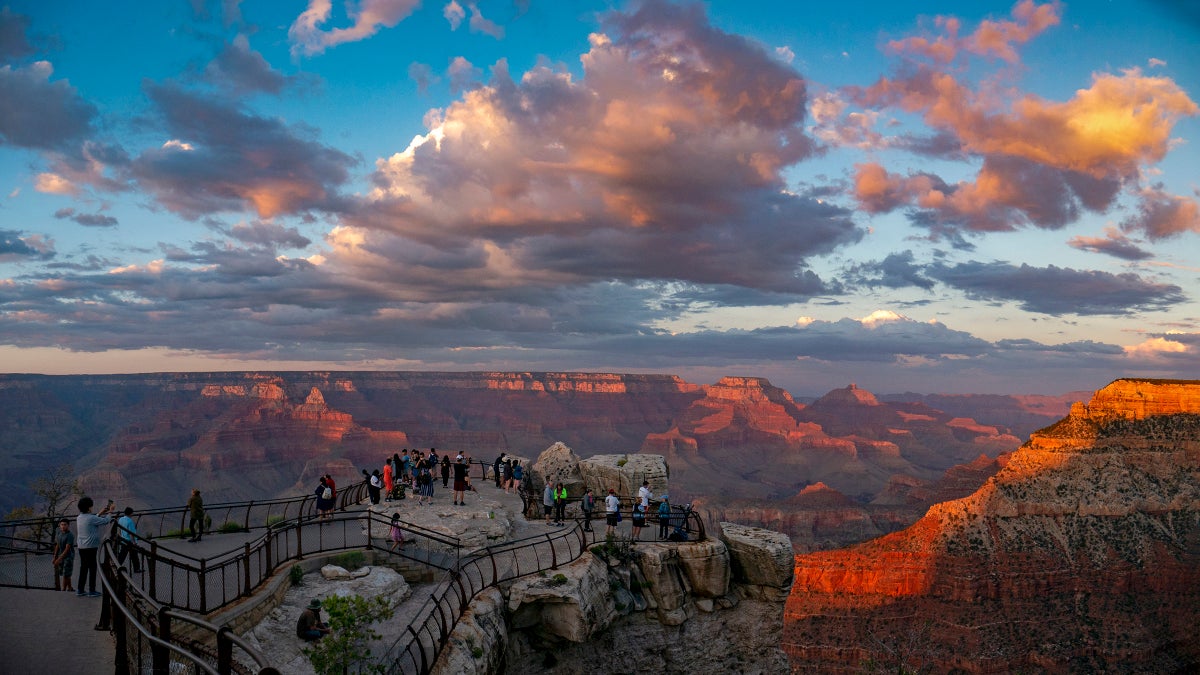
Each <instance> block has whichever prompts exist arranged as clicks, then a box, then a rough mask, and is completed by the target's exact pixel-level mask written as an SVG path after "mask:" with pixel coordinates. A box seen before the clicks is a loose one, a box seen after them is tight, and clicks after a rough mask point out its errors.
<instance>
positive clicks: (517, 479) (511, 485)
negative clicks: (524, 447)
mask: <svg viewBox="0 0 1200 675" xmlns="http://www.w3.org/2000/svg"><path fill="white" fill-rule="evenodd" d="M524 477H525V468H524V467H522V466H521V461H520V460H517V459H514V460H513V463H512V474H511V476H510V477H509V479H508V487H506V488H504V492H505V494H507V493H508V492H509V491H510V490H513V489H515V490H516V491H517V494H520V492H521V479H522V478H524Z"/></svg>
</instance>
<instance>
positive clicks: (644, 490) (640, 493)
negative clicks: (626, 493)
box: [638, 485, 652, 511]
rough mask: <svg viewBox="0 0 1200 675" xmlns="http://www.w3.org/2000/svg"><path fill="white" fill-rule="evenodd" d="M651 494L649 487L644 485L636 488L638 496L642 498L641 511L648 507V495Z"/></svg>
mask: <svg viewBox="0 0 1200 675" xmlns="http://www.w3.org/2000/svg"><path fill="white" fill-rule="evenodd" d="M651 496H652V495H651V494H650V488H648V487H646V486H645V485H643V486H642V487H640V488H638V498H639V499H641V500H642V510H643V511H645V510H646V509H647V508H649V507H650V497H651Z"/></svg>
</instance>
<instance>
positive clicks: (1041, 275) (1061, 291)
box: [926, 261, 1187, 316]
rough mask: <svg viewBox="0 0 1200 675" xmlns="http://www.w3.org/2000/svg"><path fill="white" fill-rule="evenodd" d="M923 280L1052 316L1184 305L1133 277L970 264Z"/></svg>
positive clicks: (1172, 291)
mask: <svg viewBox="0 0 1200 675" xmlns="http://www.w3.org/2000/svg"><path fill="white" fill-rule="evenodd" d="M926 274H928V275H929V276H930V277H932V278H934V279H937V280H938V281H941V282H942V283H944V284H947V285H948V286H952V287H954V288H957V289H959V290H961V291H962V292H963V293H965V294H966V295H967V297H969V298H972V299H974V300H982V301H989V302H1006V301H1014V302H1017V303H1018V305H1019V306H1020V307H1021V309H1024V310H1025V311H1028V312H1037V313H1041V314H1050V315H1053V316H1061V315H1063V314H1079V315H1094V314H1112V315H1121V314H1131V313H1134V312H1139V311H1161V310H1165V309H1169V308H1170V307H1172V306H1174V305H1177V304H1179V303H1182V302H1185V301H1186V300H1187V297H1186V296H1185V295H1184V293H1183V289H1181V288H1180V287H1178V286H1175V285H1174V284H1159V283H1154V282H1152V281H1148V280H1146V279H1143V278H1142V277H1140V276H1138V275H1136V274H1133V273H1131V272H1128V273H1124V274H1112V273H1109V272H1102V271H1096V270H1075V269H1071V268H1069V267H1057V266H1055V265H1049V266H1047V267H1033V266H1030V265H1026V264H1022V265H1020V266H1016V265H1011V264H1009V263H1005V262H992V263H983V262H976V261H971V262H967V263H959V264H956V265H948V264H945V263H935V264H933V265H930V266H929V267H927V268H926Z"/></svg>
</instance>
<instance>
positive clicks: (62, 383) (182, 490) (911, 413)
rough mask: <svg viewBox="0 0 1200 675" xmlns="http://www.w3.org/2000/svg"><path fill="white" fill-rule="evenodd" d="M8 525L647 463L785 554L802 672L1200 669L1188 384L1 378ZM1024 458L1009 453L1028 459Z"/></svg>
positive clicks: (611, 377)
mask: <svg viewBox="0 0 1200 675" xmlns="http://www.w3.org/2000/svg"><path fill="white" fill-rule="evenodd" d="M0 404H2V405H3V409H4V410H5V413H4V415H3V425H2V427H0V463H2V466H3V473H2V481H3V487H2V490H0V494H3V495H5V497H4V499H5V500H6V503H5V504H4V505H3V506H4V507H5V508H6V509H11V508H12V507H14V506H16V505H19V504H22V503H28V502H29V500H30V495H29V494H28V492H27V490H28V484H29V479H30V478H31V477H33V476H36V475H38V474H39V473H41V472H43V471H45V470H47V469H49V468H52V467H54V466H56V465H60V464H62V463H63V462H71V463H73V465H74V466H75V467H76V469H77V470H78V473H79V475H80V477H81V486H82V488H83V489H84V490H85V491H86V492H87V493H89V494H93V495H101V496H106V497H113V498H115V499H118V500H120V502H121V503H129V504H134V505H155V506H158V505H165V504H173V503H176V502H179V501H181V499H182V497H183V495H185V494H186V493H187V490H188V489H189V488H190V487H193V486H197V487H200V488H202V489H203V490H204V491H205V493H206V495H207V496H208V498H209V499H210V500H211V501H222V500H235V499H252V498H265V497H268V496H275V495H282V494H295V493H296V492H298V491H308V490H309V488H310V485H311V484H312V483H313V482H314V481H315V478H316V476H318V475H321V474H325V473H331V474H333V475H334V476H335V477H339V478H341V479H343V480H353V479H354V478H356V477H358V476H359V475H360V473H359V471H360V469H361V468H369V467H375V466H376V465H377V464H378V463H379V461H380V460H381V459H382V458H383V457H384V456H385V455H390V454H392V453H394V452H398V451H400V450H401V449H402V448H427V447H439V448H443V449H449V450H458V451H463V452H466V453H468V454H471V455H473V456H474V457H476V458H479V459H485V460H490V459H492V458H493V457H495V456H496V455H498V454H499V453H500V452H508V453H511V454H516V455H519V456H526V457H536V456H537V455H538V454H539V453H540V452H541V451H542V450H544V449H546V448H547V447H549V446H550V445H552V444H555V443H562V444H565V445H566V446H569V447H570V448H571V450H572V451H573V452H575V453H576V454H578V455H579V456H580V457H589V456H593V455H601V454H611V453H644V454H653V455H661V456H663V457H664V458H665V459H666V462H667V464H668V466H669V470H670V482H671V492H672V496H673V499H674V501H676V503H680V502H682V501H684V500H688V501H692V502H693V504H694V505H695V506H697V507H698V508H699V509H701V510H702V511H703V512H704V513H705V514H706V516H707V517H708V518H709V519H710V520H711V521H713V522H718V521H729V522H735V523H741V524H743V525H748V526H759V527H765V528H769V529H774V530H778V531H781V532H783V533H785V534H786V535H788V537H790V538H791V540H792V546H793V550H794V551H795V552H796V554H797V556H796V563H795V585H794V587H793V590H792V593H791V595H790V597H789V599H788V601H787V608H786V614H785V621H784V630H783V635H782V638H781V641H782V644H783V647H784V650H785V651H786V652H787V654H788V656H789V658H790V660H791V668H792V669H793V671H796V672H805V671H813V672H826V671H844V672H860V671H862V670H864V669H865V670H872V669H886V670H892V671H896V672H901V671H904V672H930V671H932V672H952V671H956V670H958V671H963V672H980V673H984V672H1014V671H1031V672H1075V671H1079V670H1107V671H1120V672H1176V671H1178V672H1183V670H1180V669H1181V668H1182V669H1186V668H1187V667H1188V666H1189V664H1193V665H1194V664H1196V663H1200V645H1198V644H1197V641H1196V638H1195V636H1194V635H1193V634H1192V633H1193V632H1194V631H1193V630H1192V626H1193V625H1194V624H1195V620H1196V618H1197V614H1198V610H1197V608H1198V607H1200V596H1197V594H1196V593H1195V592H1194V591H1193V590H1192V589H1194V588H1195V587H1196V584H1197V582H1200V522H1198V518H1200V487H1198V486H1200V408H1198V406H1200V383H1196V382H1187V381H1150V380H1118V381H1116V382H1114V383H1113V384H1111V385H1109V386H1107V387H1105V388H1103V389H1101V390H1099V391H1098V392H1096V393H1095V394H1094V395H1093V394H1092V393H1091V392H1072V393H1068V394H1065V395H1063V396H1060V397H1048V396H1036V397H1035V396H934V395H917V394H911V393H910V394H891V395H878V396H877V395H876V394H874V393H872V392H869V391H866V390H864V389H862V388H859V387H857V386H855V385H854V384H849V383H848V384H847V386H845V387H842V388H838V389H835V390H833V391H830V392H827V393H826V394H824V395H822V396H818V397H812V398H809V399H797V398H794V397H793V396H792V395H791V394H789V393H788V392H787V391H784V390H782V389H779V388H777V387H774V386H772V385H771V384H770V382H769V381H767V380H765V379H763V378H756V377H725V378H722V379H720V380H719V381H718V382H716V383H714V384H711V385H705V384H693V383H689V382H687V381H684V380H682V379H680V378H678V377H675V376H671V375H620V374H598V373H439V372H343V373H336V372H280V373H266V372H251V373H177V374H153V375H112V376H34V375H5V376H0ZM1024 439H1028V441H1027V442H1025V443H1024V444H1022V440H1024Z"/></svg>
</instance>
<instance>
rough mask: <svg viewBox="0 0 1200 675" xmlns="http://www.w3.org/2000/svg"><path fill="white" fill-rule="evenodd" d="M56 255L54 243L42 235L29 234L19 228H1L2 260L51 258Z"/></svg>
mask: <svg viewBox="0 0 1200 675" xmlns="http://www.w3.org/2000/svg"><path fill="white" fill-rule="evenodd" d="M53 257H54V244H53V242H51V241H48V240H47V239H46V238H45V237H42V236H40V235H27V234H25V233H24V232H20V231H18V230H0V262H13V261H17V260H49V259H50V258H53Z"/></svg>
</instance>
